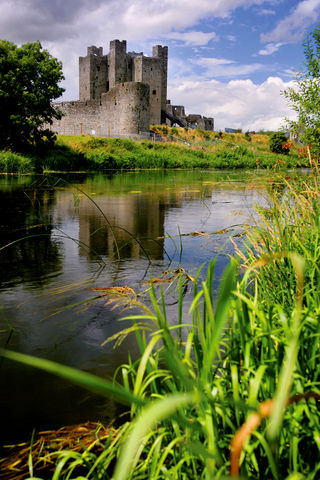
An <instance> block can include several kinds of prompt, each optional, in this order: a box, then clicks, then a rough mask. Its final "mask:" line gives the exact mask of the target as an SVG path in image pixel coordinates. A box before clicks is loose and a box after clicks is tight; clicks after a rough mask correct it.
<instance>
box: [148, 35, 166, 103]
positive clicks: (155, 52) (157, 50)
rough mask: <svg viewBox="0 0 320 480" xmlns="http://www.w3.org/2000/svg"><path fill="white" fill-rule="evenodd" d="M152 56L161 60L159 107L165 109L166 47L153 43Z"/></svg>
mask: <svg viewBox="0 0 320 480" xmlns="http://www.w3.org/2000/svg"><path fill="white" fill-rule="evenodd" d="M152 56H153V57H159V58H161V61H162V74H161V109H162V110H165V109H166V104H167V79H168V47H162V46H161V45H155V46H154V47H153V48H152Z"/></svg>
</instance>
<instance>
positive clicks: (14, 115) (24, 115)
mask: <svg viewBox="0 0 320 480" xmlns="http://www.w3.org/2000/svg"><path fill="white" fill-rule="evenodd" d="M63 79H64V77H63V74H62V64H61V62H59V61H58V60H57V59H56V58H54V57H52V56H51V55H50V53H49V52H48V51H47V50H43V49H42V46H41V44H40V42H34V43H27V44H25V45H22V46H21V47H18V46H16V45H15V44H14V43H12V42H8V41H6V40H0V148H8V147H9V148H12V147H13V148H15V149H25V148H26V147H28V146H37V147H39V146H41V145H43V144H45V143H51V142H52V141H53V139H54V134H53V132H51V131H50V130H49V128H48V127H49V125H50V124H52V120H53V119H54V118H57V119H59V118H61V113H60V112H59V111H58V110H57V109H56V108H55V107H54V106H53V105H52V101H53V100H55V99H56V98H58V97H60V96H61V95H62V93H63V91H64V89H63V88H62V87H60V86H59V82H60V81H61V80H63Z"/></svg>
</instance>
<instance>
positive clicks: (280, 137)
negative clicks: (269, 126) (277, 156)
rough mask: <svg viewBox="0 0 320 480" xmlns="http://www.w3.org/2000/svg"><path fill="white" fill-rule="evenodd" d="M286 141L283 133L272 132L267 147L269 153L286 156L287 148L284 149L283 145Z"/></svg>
mask: <svg viewBox="0 0 320 480" xmlns="http://www.w3.org/2000/svg"><path fill="white" fill-rule="evenodd" d="M287 141H288V139H287V137H286V135H285V134H284V133H283V132H274V133H273V134H272V135H271V136H270V139H269V147H270V150H271V152H274V153H284V154H285V155H286V154H288V153H289V150H288V148H285V147H284V145H286V144H287Z"/></svg>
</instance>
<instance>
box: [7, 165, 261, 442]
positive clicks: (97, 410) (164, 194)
mask: <svg viewBox="0 0 320 480" xmlns="http://www.w3.org/2000/svg"><path fill="white" fill-rule="evenodd" d="M263 182H264V177H263V175H261V176H260V177H259V176H258V175H255V176H253V175H252V174H247V173H246V174H243V173H241V172H237V173H233V172H223V173H219V172H212V171H203V172H199V171H197V172H193V171H191V172H186V171H183V172H179V171H177V172H147V173H146V172H139V173H126V174H118V175H109V176H104V175H87V176H86V175H78V176H74V177H70V176H69V177H63V178H57V177H56V176H46V177H42V176H38V177H4V176H3V177H1V178H0V233H1V237H0V238H1V246H4V245H8V244H10V243H11V245H10V246H8V247H7V248H5V249H4V250H2V251H0V272H1V273H0V294H1V297H0V305H1V307H2V309H3V310H2V314H1V313H0V322H1V324H0V340H1V345H5V344H6V343H9V348H11V349H12V350H18V351H22V352H26V353H29V354H33V355H37V356H40V357H41V356H42V357H45V358H49V359H52V360H55V361H59V362H61V363H64V364H67V365H71V366H75V367H77V368H82V369H85V370H88V371H92V372H95V373H98V374H100V375H104V376H106V375H112V373H113V372H114V370H115V368H116V367H117V366H118V365H119V364H121V363H122V362H125V361H126V360H127V355H128V351H130V353H131V354H132V355H133V356H134V354H135V351H136V345H135V342H134V338H129V339H128V341H127V342H126V343H124V344H123V345H122V346H121V348H119V349H117V350H116V351H115V350H113V348H112V345H111V344H107V345H106V346H102V343H103V341H104V340H105V339H106V338H108V337H109V336H111V335H112V334H113V333H115V332H117V331H118V330H119V329H120V328H123V327H124V326H125V325H126V324H124V323H121V324H119V322H118V318H119V316H121V309H119V308H118V309H113V308H112V306H111V305H106V301H105V300H100V301H90V299H92V298H93V297H94V296H96V293H95V291H94V290H92V289H94V288H100V287H106V286H124V285H128V286H130V287H132V288H134V289H135V290H136V291H137V292H142V291H144V290H145V289H146V283H145V281H146V280H148V278H149V276H156V277H159V276H161V274H162V272H163V271H165V270H167V269H168V268H176V267H177V266H179V265H182V266H183V267H184V268H186V269H187V270H188V271H189V272H190V273H195V271H196V270H197V269H198V268H199V266H200V265H201V264H203V263H204V264H206V263H208V261H209V260H210V259H211V258H212V257H213V256H215V255H218V260H217V266H216V272H217V275H218V277H219V275H220V274H221V272H222V270H223V268H224V267H225V265H226V262H227V254H228V253H232V244H231V243H230V242H229V241H228V238H229V235H230V232H231V230H230V226H234V225H236V224H242V223H244V222H245V223H246V222H248V220H249V217H250V212H251V206H252V204H254V203H255V202H256V201H257V199H258V198H259V196H260V193H261V191H262V190H263V188H264V187H263ZM237 229H240V227H237V226H234V227H233V229H232V232H234V233H235V232H236V231H237ZM217 232H218V233H217ZM19 238H23V240H21V241H19V242H16V241H17V240H18V239H19ZM237 241H240V239H237ZM118 252H119V255H118ZM119 257H120V259H119ZM216 284H217V282H216ZM216 284H215V287H216ZM170 300H172V299H171V298H170ZM146 301H147V300H146ZM171 303H174V302H171ZM71 306H73V307H72V308H70V307H71ZM174 309H175V307H174V306H172V307H169V313H170V312H174ZM132 313H133V312H132ZM172 315H174V313H172ZM8 324H10V325H11V326H12V327H13V328H14V331H13V334H12V335H11V336H10V338H9V329H8ZM0 373H1V382H2V395H1V398H0V411H1V412H2V415H3V416H4V418H3V422H2V423H3V424H4V423H7V425H8V428H7V429H3V431H2V433H3V441H9V435H10V434H11V438H12V439H16V438H17V437H20V436H23V435H29V434H30V431H31V429H32V428H33V427H36V428H38V429H39V428H52V427H57V426H59V425H61V424H70V423H73V422H77V421H81V420H87V419H92V420H94V419H97V418H102V419H105V418H108V416H110V415H114V414H115V409H114V408H113V407H112V405H110V403H109V404H106V402H105V400H101V399H100V398H98V397H95V396H93V395H91V394H89V393H87V392H84V391H82V390H81V389H79V388H77V387H74V386H72V385H70V384H68V383H66V382H62V381H61V380H59V379H57V378H53V377H50V376H49V375H46V374H43V373H40V372H38V371H35V370H33V369H28V368H26V367H24V366H22V365H19V364H15V363H13V362H9V361H4V362H3V363H2V367H1V372H0ZM25 392H28V395H25ZM22 398H23V402H22V401H21V399H22ZM4 420H7V422H5V421H4Z"/></svg>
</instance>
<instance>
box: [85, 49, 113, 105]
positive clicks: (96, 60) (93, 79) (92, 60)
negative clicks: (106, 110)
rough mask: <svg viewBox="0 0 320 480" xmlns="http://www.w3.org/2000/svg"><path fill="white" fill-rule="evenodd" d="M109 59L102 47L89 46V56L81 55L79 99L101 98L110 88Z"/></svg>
mask: <svg viewBox="0 0 320 480" xmlns="http://www.w3.org/2000/svg"><path fill="white" fill-rule="evenodd" d="M107 81H108V59H107V55H103V49H102V47H99V48H98V47H95V46H91V47H88V51H87V56H86V57H79V99H80V101H82V102H85V101H87V100H94V99H99V98H100V96H101V94H102V93H105V92H106V91H107V90H108V85H107Z"/></svg>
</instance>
